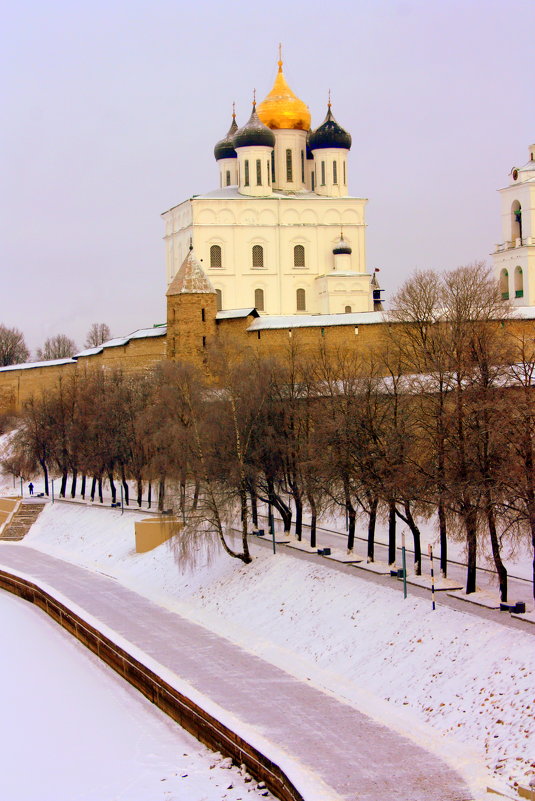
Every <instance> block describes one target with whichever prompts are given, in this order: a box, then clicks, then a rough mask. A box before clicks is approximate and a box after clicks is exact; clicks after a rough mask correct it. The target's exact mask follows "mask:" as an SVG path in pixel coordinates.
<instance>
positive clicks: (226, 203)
mask: <svg viewBox="0 0 535 801" xmlns="http://www.w3.org/2000/svg"><path fill="white" fill-rule="evenodd" d="M278 64H279V68H278V73H277V76H276V78H275V83H274V84H273V88H272V90H271V92H270V93H269V94H268V96H267V97H266V98H265V100H263V101H262V103H260V104H259V105H258V107H257V106H256V103H255V102H253V110H252V114H251V116H250V118H249V120H248V121H247V122H246V124H245V125H243V126H242V127H241V128H240V127H238V125H237V123H236V119H235V114H234V113H233V115H232V124H231V126H230V129H229V131H228V133H227V135H226V136H225V137H224V138H223V139H222V140H221V141H220V142H218V143H217V144H216V146H215V149H214V155H215V159H216V162H217V165H218V169H219V189H216V190H214V191H212V192H208V193H207V194H204V195H195V196H194V197H192V198H189V199H188V200H185V201H184V202H183V203H180V204H179V205H178V206H174V207H173V208H171V209H169V211H166V212H164V214H163V215H162V217H163V219H164V222H165V242H166V263H167V285H168V286H169V285H170V283H171V281H172V280H173V278H174V276H175V275H176V273H177V271H178V269H179V268H180V265H181V264H182V262H183V261H184V259H185V257H186V255H187V253H188V251H189V248H190V245H192V247H193V252H194V253H195V254H196V256H197V258H198V259H199V261H200V262H201V263H202V267H203V270H204V271H205V273H206V275H207V277H208V278H209V280H210V282H211V284H212V286H213V287H214V289H215V291H216V294H217V304H218V308H219V309H243V308H247V307H249V308H251V307H255V308H256V309H257V311H259V312H260V313H265V314H269V315H299V314H302V315H307V314H336V313H344V312H345V313H355V312H368V311H373V310H374V309H375V310H378V309H380V308H381V303H380V292H381V290H380V289H379V286H378V284H377V281H376V278H375V275H370V274H369V273H368V272H367V271H366V247H365V232H366V226H365V219H364V211H365V206H366V199H365V198H358V197H351V196H350V195H349V189H348V185H347V176H348V170H347V159H348V155H349V150H350V148H351V136H350V135H349V133H347V132H346V131H345V130H344V129H343V128H342V127H341V126H340V125H338V123H337V122H336V120H335V119H334V117H333V114H332V111H331V103H330V100H329V103H328V109H327V116H326V117H325V120H324V122H323V123H322V124H321V125H320V126H319V127H318V128H316V129H315V130H312V129H311V127H310V122H311V117H310V111H309V109H308V106H307V105H306V104H305V103H304V102H303V101H302V100H300V99H299V98H298V97H296V95H295V94H294V93H293V92H292V90H291V89H290V87H289V86H288V84H287V82H286V79H285V77H284V73H283V70H282V60H280V57H279V62H278Z"/></svg>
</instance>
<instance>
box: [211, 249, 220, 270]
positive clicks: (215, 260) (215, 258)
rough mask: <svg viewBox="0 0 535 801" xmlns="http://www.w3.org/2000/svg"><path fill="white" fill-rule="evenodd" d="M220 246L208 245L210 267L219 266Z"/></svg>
mask: <svg viewBox="0 0 535 801" xmlns="http://www.w3.org/2000/svg"><path fill="white" fill-rule="evenodd" d="M221 264H222V261H221V246H220V245H212V246H211V247H210V267H221Z"/></svg>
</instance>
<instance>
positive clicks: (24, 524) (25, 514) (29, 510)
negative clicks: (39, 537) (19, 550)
mask: <svg viewBox="0 0 535 801" xmlns="http://www.w3.org/2000/svg"><path fill="white" fill-rule="evenodd" d="M44 505H45V504H44V503H22V504H21V506H20V508H19V510H18V511H17V512H15V514H14V515H13V518H12V519H11V522H10V523H9V525H7V526H6V527H5V528H4V530H3V532H2V534H1V535H0V540H8V541H9V542H17V541H19V540H22V539H23V538H24V537H25V536H26V534H27V533H28V531H29V530H30V528H31V527H32V526H33V524H34V523H35V521H36V520H37V518H38V517H39V515H40V514H41V512H42V511H43V507H44Z"/></svg>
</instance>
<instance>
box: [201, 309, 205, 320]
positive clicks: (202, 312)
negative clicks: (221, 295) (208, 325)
mask: <svg viewBox="0 0 535 801" xmlns="http://www.w3.org/2000/svg"><path fill="white" fill-rule="evenodd" d="M201 320H202V321H203V323H204V322H205V315H204V309H201Z"/></svg>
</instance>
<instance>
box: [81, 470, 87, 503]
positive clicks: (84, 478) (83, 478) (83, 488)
mask: <svg viewBox="0 0 535 801" xmlns="http://www.w3.org/2000/svg"><path fill="white" fill-rule="evenodd" d="M85 485H86V477H85V473H84V474H83V476H82V486H81V487H80V495H81V496H82V500H84V501H85Z"/></svg>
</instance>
